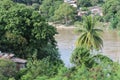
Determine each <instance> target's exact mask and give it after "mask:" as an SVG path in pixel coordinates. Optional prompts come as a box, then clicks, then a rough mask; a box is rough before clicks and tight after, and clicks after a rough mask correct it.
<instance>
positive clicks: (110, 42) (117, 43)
mask: <svg viewBox="0 0 120 80" xmlns="http://www.w3.org/2000/svg"><path fill="white" fill-rule="evenodd" d="M58 32H59V34H57V35H56V36H55V38H56V40H57V42H58V47H59V52H60V54H61V58H62V60H63V61H64V63H65V65H66V66H68V67H69V66H71V63H70V56H71V53H72V51H73V50H74V48H75V41H76V40H77V38H78V35H76V34H75V33H74V29H58ZM103 42H104V46H103V50H102V52H103V53H104V55H107V56H108V57H110V58H111V59H113V60H115V61H118V60H119V59H120V37H119V36H118V34H117V33H116V32H115V31H105V32H104V33H103Z"/></svg>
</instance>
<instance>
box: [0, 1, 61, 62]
mask: <svg viewBox="0 0 120 80" xmlns="http://www.w3.org/2000/svg"><path fill="white" fill-rule="evenodd" d="M6 3H7V2H6V1H5V2H4V1H0V4H2V5H0V7H1V9H0V12H1V13H0V23H1V24H0V36H1V38H0V50H1V51H2V52H11V53H14V54H15V55H16V56H18V57H22V58H29V57H31V56H32V55H33V54H35V53H36V54H37V58H38V59H42V58H45V57H48V56H50V57H51V60H56V59H57V60H60V55H59V54H58V49H57V48H56V41H55V39H54V35H55V34H57V31H56V28H54V27H53V26H51V25H48V23H47V22H46V20H45V19H44V18H43V17H42V16H41V15H40V14H39V13H38V12H37V11H34V10H33V9H32V8H30V7H26V6H25V5H23V4H14V3H13V2H11V1H10V2H9V3H11V4H6ZM4 5H6V6H9V7H8V8H6V6H4ZM3 14H4V15H3Z"/></svg>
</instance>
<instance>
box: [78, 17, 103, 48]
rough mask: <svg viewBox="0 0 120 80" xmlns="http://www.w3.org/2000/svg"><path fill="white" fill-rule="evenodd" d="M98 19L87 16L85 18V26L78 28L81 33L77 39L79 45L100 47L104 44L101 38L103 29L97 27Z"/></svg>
mask: <svg viewBox="0 0 120 80" xmlns="http://www.w3.org/2000/svg"><path fill="white" fill-rule="evenodd" d="M95 24H96V19H95V18H93V17H91V16H87V17H85V18H84V20H83V28H82V29H79V30H77V31H78V32H79V33H81V35H80V37H79V38H78V40H77V46H83V45H85V46H87V48H88V49H92V50H93V49H100V48H101V47H102V46H103V41H102V39H101V32H103V31H102V30H101V29H97V28H95Z"/></svg>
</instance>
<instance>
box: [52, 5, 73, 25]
mask: <svg viewBox="0 0 120 80" xmlns="http://www.w3.org/2000/svg"><path fill="white" fill-rule="evenodd" d="M74 13H75V8H73V7H72V6H71V5H70V4H68V3H63V4H61V5H60V6H59V8H58V9H57V10H56V11H55V15H54V19H55V20H58V21H59V20H63V22H64V23H65V24H67V23H68V21H71V20H72V19H73V18H74V16H75V14H74Z"/></svg>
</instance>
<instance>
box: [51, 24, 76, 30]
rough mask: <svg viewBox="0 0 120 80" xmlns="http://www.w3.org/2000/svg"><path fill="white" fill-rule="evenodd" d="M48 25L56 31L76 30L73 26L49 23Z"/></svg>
mask: <svg viewBox="0 0 120 80" xmlns="http://www.w3.org/2000/svg"><path fill="white" fill-rule="evenodd" d="M49 24H50V25H52V26H54V27H56V28H57V29H75V28H76V27H75V26H74V25H70V26H65V25H62V24H53V23H49Z"/></svg>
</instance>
